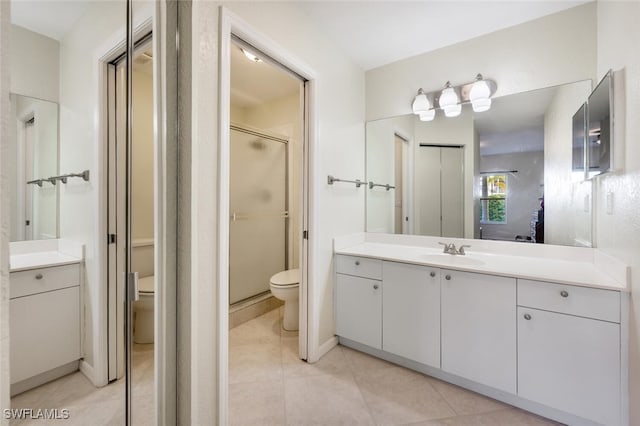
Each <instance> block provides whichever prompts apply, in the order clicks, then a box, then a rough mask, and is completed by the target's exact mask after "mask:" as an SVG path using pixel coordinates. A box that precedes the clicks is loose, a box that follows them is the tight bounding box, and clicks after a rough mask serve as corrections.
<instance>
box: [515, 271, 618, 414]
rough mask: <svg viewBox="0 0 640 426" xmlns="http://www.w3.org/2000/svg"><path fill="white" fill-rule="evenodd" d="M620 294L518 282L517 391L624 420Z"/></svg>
mask: <svg viewBox="0 0 640 426" xmlns="http://www.w3.org/2000/svg"><path fill="white" fill-rule="evenodd" d="M620 310H621V308H620V293H619V292H616V291H610V290H602V289H594V288H584V287H577V286H570V285H560V284H554V283H546V282H536V281H529V280H518V395H519V396H521V397H523V398H527V399H529V400H532V401H535V402H538V403H541V404H544V405H547V406H549V407H553V408H557V409H559V410H562V411H565V412H568V413H571V414H574V415H577V416H579V417H583V418H585V419H589V420H591V421H595V422H597V423H599V424H604V425H619V424H621V409H620V407H621V402H620V398H621V382H620V380H621V379H620V371H621V365H620V355H621V354H620V344H621V341H620V324H619V323H620Z"/></svg>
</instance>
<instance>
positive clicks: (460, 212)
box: [440, 147, 464, 238]
mask: <svg viewBox="0 0 640 426" xmlns="http://www.w3.org/2000/svg"><path fill="white" fill-rule="evenodd" d="M440 150H441V152H440V203H441V205H440V208H441V214H442V228H441V229H442V233H441V234H440V235H441V236H443V237H457V238H462V237H463V236H464V186H463V178H464V173H463V164H464V150H463V149H462V148H458V147H455V148H440Z"/></svg>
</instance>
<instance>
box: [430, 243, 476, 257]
mask: <svg viewBox="0 0 640 426" xmlns="http://www.w3.org/2000/svg"><path fill="white" fill-rule="evenodd" d="M438 244H440V245H443V246H444V249H443V250H442V252H443V253H447V254H454V255H455V254H460V255H463V256H464V255H465V254H466V253H465V251H464V248H465V247H467V248H470V247H471V246H470V245H466V244H463V245H461V246H460V248H459V249H456V245H455V244H454V243H450V244H446V243H438Z"/></svg>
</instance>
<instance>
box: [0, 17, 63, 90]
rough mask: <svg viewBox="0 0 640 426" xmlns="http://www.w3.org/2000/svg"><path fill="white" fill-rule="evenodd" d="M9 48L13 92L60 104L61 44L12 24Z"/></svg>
mask: <svg viewBox="0 0 640 426" xmlns="http://www.w3.org/2000/svg"><path fill="white" fill-rule="evenodd" d="M9 47H10V52H11V68H10V70H9V71H10V73H11V92H12V93H17V94H20V95H24V96H31V97H33V98H38V99H44V100H47V101H52V102H58V98H59V80H60V77H59V63H60V62H59V61H60V59H59V58H60V54H59V52H60V45H59V43H58V42H57V41H56V40H53V39H51V38H49V37H46V36H43V35H41V34H38V33H34V32H33V31H29V30H27V29H25V28H22V27H19V26H17V25H13V24H12V25H11V42H10V43H9Z"/></svg>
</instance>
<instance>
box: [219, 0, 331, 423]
mask: <svg viewBox="0 0 640 426" xmlns="http://www.w3.org/2000/svg"><path fill="white" fill-rule="evenodd" d="M232 36H236V37H238V38H240V39H241V40H243V41H244V42H246V43H249V44H250V45H252V46H254V47H255V48H256V49H258V50H260V51H261V52H263V53H265V54H266V55H268V56H269V57H271V58H272V59H274V60H275V61H276V62H278V63H280V64H281V65H283V66H284V67H286V68H288V69H290V70H291V71H293V72H295V73H296V74H298V75H300V76H301V77H303V78H304V79H305V80H306V81H305V82H304V94H303V96H304V116H303V117H302V118H303V119H304V126H303V132H302V133H303V185H302V194H303V197H302V198H303V201H302V204H303V206H302V209H303V212H302V227H303V230H306V231H307V236H309V237H310V239H309V238H307V239H304V238H303V239H302V244H301V261H300V268H301V280H300V290H299V301H300V303H299V305H300V317H299V318H300V319H299V323H300V328H299V345H298V347H299V356H300V358H301V359H306V360H309V361H310V362H314V361H316V360H317V359H318V358H319V355H320V347H319V343H318V342H319V338H318V330H319V315H318V312H316V307H315V305H314V304H313V300H315V298H314V291H313V273H314V262H313V259H314V257H315V256H314V254H315V252H316V247H315V241H316V240H315V238H314V237H315V235H316V234H317V232H316V231H317V218H316V215H315V214H314V206H315V205H316V194H317V191H316V190H315V184H316V182H315V179H314V177H313V176H314V171H315V170H317V162H316V156H315V152H316V151H317V143H318V136H317V129H318V125H317V103H318V101H317V77H316V76H317V73H316V72H315V71H314V70H313V69H312V68H310V67H309V66H308V65H307V64H305V63H304V62H302V61H301V60H300V59H299V58H297V57H296V56H295V55H293V54H291V53H290V52H288V51H287V50H286V49H284V48H283V47H282V46H280V45H279V44H278V43H276V42H275V41H273V40H271V39H270V38H269V37H267V36H265V35H264V34H262V33H260V32H259V31H257V30H255V29H254V28H253V27H252V26H251V25H250V24H248V23H247V22H245V21H244V20H243V19H242V18H240V17H239V16H237V15H236V14H234V13H233V12H231V11H230V10H228V9H227V8H225V7H224V6H221V7H220V68H219V70H220V80H219V94H220V96H219V105H218V123H219V127H218V138H219V147H218V191H217V193H218V199H217V204H218V205H217V217H218V224H217V232H218V239H217V257H218V262H217V263H218V271H217V277H216V278H217V279H216V286H217V297H216V299H217V305H218V306H217V314H218V318H217V326H218V330H217V333H216V335H217V339H218V341H217V342H216V343H217V344H216V345H215V347H217V351H218V357H217V362H218V365H217V369H218V373H219V376H218V388H217V392H218V404H219V405H218V407H219V411H218V422H219V423H220V424H227V423H228V406H229V400H228V389H229V369H228V365H229V363H228V360H229V290H228V289H229V168H230V164H229V153H230V145H229V144H230V140H229V125H230V115H231V114H230V92H231V84H230V82H231V57H230V52H231V46H232V43H231V42H232Z"/></svg>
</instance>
